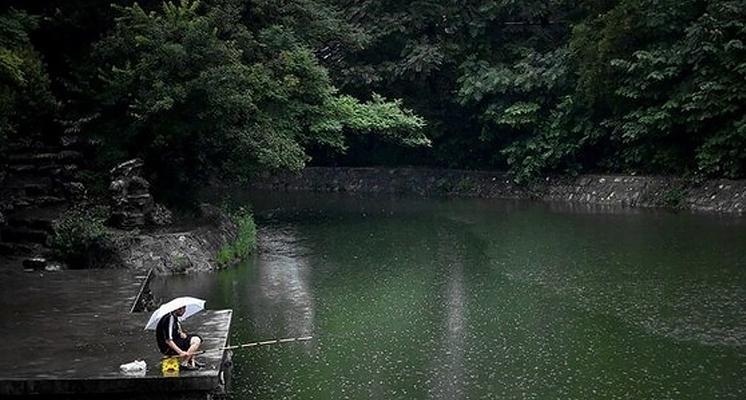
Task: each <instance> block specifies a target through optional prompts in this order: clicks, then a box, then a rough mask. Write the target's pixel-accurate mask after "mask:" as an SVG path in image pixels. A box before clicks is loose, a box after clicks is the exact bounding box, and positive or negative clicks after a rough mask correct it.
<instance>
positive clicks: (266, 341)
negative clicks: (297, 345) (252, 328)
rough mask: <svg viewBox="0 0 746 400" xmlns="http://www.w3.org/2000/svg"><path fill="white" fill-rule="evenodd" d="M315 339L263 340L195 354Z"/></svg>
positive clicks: (304, 337)
mask: <svg viewBox="0 0 746 400" xmlns="http://www.w3.org/2000/svg"><path fill="white" fill-rule="evenodd" d="M311 339H313V336H301V337H292V338H283V339H272V340H263V341H260V342H250V343H244V344H237V345H233V346H225V347H221V348H217V349H212V350H202V351H198V352H197V353H195V355H197V354H204V353H211V352H214V351H226V350H237V349H246V348H250V347H258V346H267V345H271V344H283V343H293V342H307V341H309V340H311Z"/></svg>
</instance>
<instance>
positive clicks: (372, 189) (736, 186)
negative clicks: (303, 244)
mask: <svg viewBox="0 0 746 400" xmlns="http://www.w3.org/2000/svg"><path fill="white" fill-rule="evenodd" d="M252 186H253V187H254V188H257V189H268V190H306V191H319V192H353V193H390V194H418V195H423V196H442V195H446V196H464V197H479V198H499V199H538V200H546V201H565V202H580V203H586V204H599V205H611V206H625V207H667V208H675V209H686V210H692V211H698V212H715V213H725V214H736V215H742V214H744V212H746V180H738V181H733V180H725V179H721V180H708V181H704V182H696V183H695V182H691V181H688V180H685V179H683V178H679V177H667V176H631V175H579V176H577V177H566V176H549V177H546V178H544V179H542V180H540V181H538V182H534V183H532V184H529V185H519V184H517V183H515V182H514V181H513V180H512V179H511V178H510V177H509V176H508V175H507V174H505V173H503V172H487V171H463V170H437V169H420V168H331V167H309V168H306V169H305V170H303V171H302V172H301V173H299V174H289V173H286V174H278V175H264V176H259V177H257V178H256V179H255V180H254V182H253V184H252Z"/></svg>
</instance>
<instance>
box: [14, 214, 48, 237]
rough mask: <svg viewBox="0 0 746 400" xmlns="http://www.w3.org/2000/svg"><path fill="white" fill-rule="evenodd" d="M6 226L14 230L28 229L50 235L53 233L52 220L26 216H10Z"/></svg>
mask: <svg viewBox="0 0 746 400" xmlns="http://www.w3.org/2000/svg"><path fill="white" fill-rule="evenodd" d="M8 225H9V226H11V227H14V228H28V229H34V230H40V231H45V232H48V233H52V232H53V231H54V219H51V218H43V217H42V218H39V217H33V216H27V215H11V216H10V217H8Z"/></svg>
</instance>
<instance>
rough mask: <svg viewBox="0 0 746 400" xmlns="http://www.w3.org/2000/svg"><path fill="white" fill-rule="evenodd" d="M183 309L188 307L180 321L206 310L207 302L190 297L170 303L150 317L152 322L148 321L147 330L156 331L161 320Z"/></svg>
mask: <svg viewBox="0 0 746 400" xmlns="http://www.w3.org/2000/svg"><path fill="white" fill-rule="evenodd" d="M181 307H186V311H185V312H184V315H182V316H181V317H179V319H180V320H182V321H183V320H185V319H187V318H189V317H191V316H192V315H194V314H196V313H198V312H200V311H202V310H204V309H205V301H204V300H201V299H198V298H195V297H189V296H184V297H177V298H175V299H173V300H171V301H169V302H168V303H166V304H163V305H162V306H160V307H158V309H157V310H155V311H154V312H153V315H151V316H150V320H148V324H147V325H145V330H151V331H154V330H155V328H156V327H157V326H158V322H159V321H160V320H161V318H163V316H165V315H168V313H170V312H172V311H175V310H178V309H179V308H181Z"/></svg>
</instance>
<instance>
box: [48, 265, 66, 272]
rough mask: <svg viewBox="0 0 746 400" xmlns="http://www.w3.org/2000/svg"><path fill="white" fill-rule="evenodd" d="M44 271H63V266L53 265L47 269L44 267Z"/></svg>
mask: <svg viewBox="0 0 746 400" xmlns="http://www.w3.org/2000/svg"><path fill="white" fill-rule="evenodd" d="M44 271H48V272H57V271H62V264H60V263H51V264H49V265H47V266H46V267H44Z"/></svg>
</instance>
